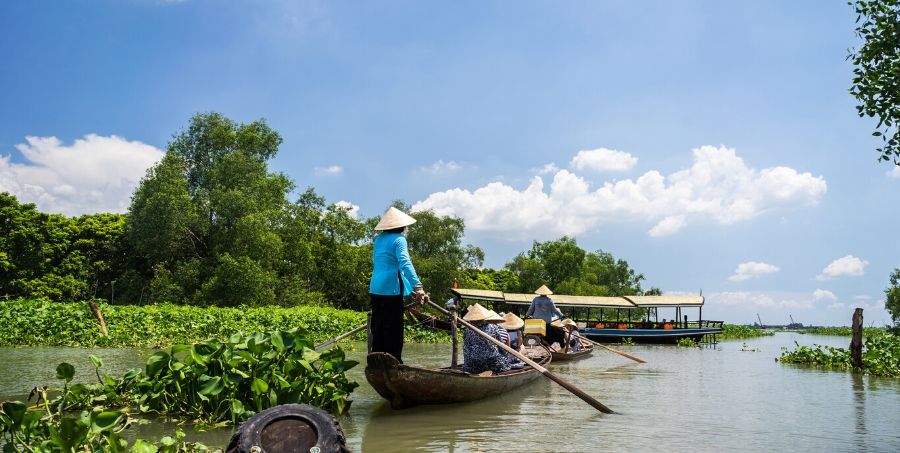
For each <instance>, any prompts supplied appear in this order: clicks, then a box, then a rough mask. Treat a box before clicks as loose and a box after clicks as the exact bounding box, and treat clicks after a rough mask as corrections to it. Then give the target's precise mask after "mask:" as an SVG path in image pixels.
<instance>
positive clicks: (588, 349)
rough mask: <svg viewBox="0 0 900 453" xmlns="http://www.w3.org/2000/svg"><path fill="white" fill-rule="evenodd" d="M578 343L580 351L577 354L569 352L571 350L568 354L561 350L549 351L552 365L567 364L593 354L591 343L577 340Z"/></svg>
mask: <svg viewBox="0 0 900 453" xmlns="http://www.w3.org/2000/svg"><path fill="white" fill-rule="evenodd" d="M579 342H580V343H581V350H579V351H578V352H575V351H571V350H570V351H569V352H565V351H562V350H560V351H552V350H551V351H550V355H551V356H552V357H553V362H554V363H555V362H567V361H570V360H578V359H584V358H587V357H588V356H590V355H591V354H593V353H594V344H593V343H591V342H589V341H585V340H583V339H581V340H579Z"/></svg>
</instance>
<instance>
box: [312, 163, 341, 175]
mask: <svg viewBox="0 0 900 453" xmlns="http://www.w3.org/2000/svg"><path fill="white" fill-rule="evenodd" d="M342 171H344V167H341V166H340V165H332V166H330V167H316V168H315V172H316V174H317V175H337V174H340V173H341V172H342Z"/></svg>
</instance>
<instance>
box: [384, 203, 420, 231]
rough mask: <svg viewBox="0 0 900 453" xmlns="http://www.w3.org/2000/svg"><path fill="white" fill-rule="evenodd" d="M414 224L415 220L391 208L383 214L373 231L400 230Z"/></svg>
mask: <svg viewBox="0 0 900 453" xmlns="http://www.w3.org/2000/svg"><path fill="white" fill-rule="evenodd" d="M414 223H416V219H414V218H412V217H410V216H409V215H408V214H406V213H405V212H403V211H401V210H399V209H397V208H395V207H393V206H391V207H390V208H388V210H387V211H385V212H384V215H383V216H381V220H379V221H378V225H375V231H384V230H393V229H394V228H402V227H405V226H410V225H412V224H414Z"/></svg>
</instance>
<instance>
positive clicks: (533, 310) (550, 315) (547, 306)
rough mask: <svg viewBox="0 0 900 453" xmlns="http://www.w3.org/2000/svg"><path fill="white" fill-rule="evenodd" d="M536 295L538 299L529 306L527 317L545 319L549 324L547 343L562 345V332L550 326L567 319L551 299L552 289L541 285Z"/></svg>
mask: <svg viewBox="0 0 900 453" xmlns="http://www.w3.org/2000/svg"><path fill="white" fill-rule="evenodd" d="M534 293H535V294H537V297H535V298H534V300H532V301H531V305H529V306H528V311H527V312H525V317H526V318H534V319H543V320H544V322H545V323H547V330H546V338H545V339H546V340H547V343H549V344H553V343H554V342H557V343H559V344H562V342H563V338H562V337H563V335H562V330H560V329H555V328H554V327H553V326H551V325H550V323H551V322H553V320H554V319H562V318H564V317H565V316H563V314H562V312H561V311H559V308H556V304H554V303H553V299H550V297H549V296H551V295H552V294H553V291H550V288H547V285H541V287H540V288H538V289H536V290H535V291H534Z"/></svg>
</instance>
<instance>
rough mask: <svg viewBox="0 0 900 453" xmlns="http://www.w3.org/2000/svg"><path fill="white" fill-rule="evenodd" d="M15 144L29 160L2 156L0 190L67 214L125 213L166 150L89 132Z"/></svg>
mask: <svg viewBox="0 0 900 453" xmlns="http://www.w3.org/2000/svg"><path fill="white" fill-rule="evenodd" d="M25 140H26V142H27V143H20V144H18V145H16V149H18V150H19V152H21V153H22V156H23V157H24V159H25V162H24V163H15V162H12V161H11V158H10V156H8V155H7V156H0V192H9V193H11V194H13V195H15V196H16V197H17V198H18V199H19V200H20V201H22V202H28V203H35V204H36V205H37V207H38V208H39V209H40V210H42V211H47V212H56V213H62V214H67V215H80V214H86V213H94V212H125V211H126V210H127V209H128V205H129V204H130V202H131V195H132V193H133V192H134V189H135V187H136V186H137V184H138V183H139V182H140V180H141V178H142V177H143V176H144V174H145V173H146V171H147V169H148V168H150V167H151V166H153V165H154V164H155V163H157V162H158V161H159V160H160V159H162V156H163V154H164V153H163V151H162V150H160V149H158V148H156V147H153V146H151V145H147V144H145V143H141V142H139V141H128V140H126V139H124V138H122V137H118V136H115V135H111V136H108V137H105V136H100V135H95V134H88V135H85V136H84V138H80V139H77V140H75V141H74V142H73V143H72V144H71V145H65V144H63V143H62V141H60V140H59V139H58V138H56V137H26V138H25Z"/></svg>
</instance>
